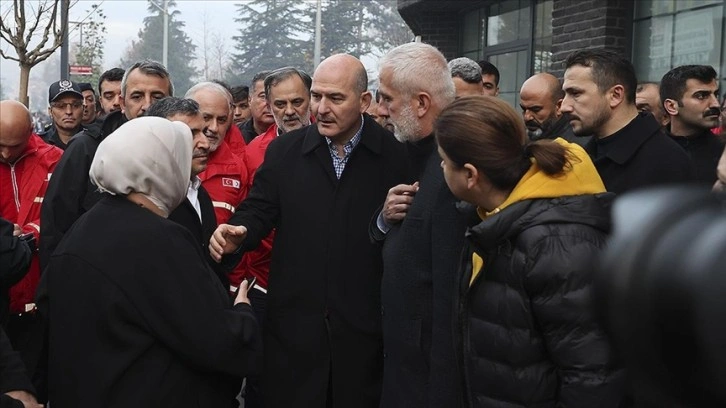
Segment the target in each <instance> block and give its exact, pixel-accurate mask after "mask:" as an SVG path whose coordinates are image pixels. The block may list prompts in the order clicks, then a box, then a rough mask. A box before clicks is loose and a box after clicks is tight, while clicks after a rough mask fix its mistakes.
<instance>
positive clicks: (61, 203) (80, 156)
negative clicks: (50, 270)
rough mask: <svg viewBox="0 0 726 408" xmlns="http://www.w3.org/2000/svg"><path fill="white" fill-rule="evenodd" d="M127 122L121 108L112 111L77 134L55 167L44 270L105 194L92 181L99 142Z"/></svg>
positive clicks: (41, 252)
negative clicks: (66, 236) (99, 123)
mask: <svg viewBox="0 0 726 408" xmlns="http://www.w3.org/2000/svg"><path fill="white" fill-rule="evenodd" d="M124 122H126V116H124V115H123V113H121V111H115V112H111V113H110V114H109V115H108V116H107V117H106V119H104V121H103V125H102V126H100V127H99V126H96V125H93V126H89V127H88V128H87V129H85V130H84V131H83V132H81V133H79V134H77V135H75V136H73V138H72V139H71V141H70V142H69V143H68V147H67V148H66V151H65V152H63V156H62V157H61V159H60V161H59V162H58V165H57V166H56V167H55V170H53V177H51V178H50V181H49V182H48V189H47V191H46V192H45V198H44V199H43V207H42V209H41V213H40V219H41V220H42V225H43V228H42V229H41V231H40V240H39V242H38V257H39V261H40V271H41V273H42V272H43V270H44V269H45V267H46V265H47V264H48V258H50V255H51V254H52V253H53V251H54V250H55V247H56V246H58V243H59V242H60V241H61V239H62V238H63V234H65V233H66V231H68V229H69V228H70V227H71V225H73V223H74V222H75V221H76V220H77V219H78V217H80V216H81V215H82V214H83V213H85V212H86V211H88V210H90V209H91V207H93V206H94V205H95V204H96V203H97V202H98V200H99V199H100V198H101V193H99V192H98V189H97V188H96V186H94V185H93V183H92V182H91V178H90V177H89V176H88V171H89V170H90V169H91V162H93V157H94V156H95V155H96V149H98V145H99V144H100V143H101V141H103V139H105V138H106V136H108V135H109V134H111V132H113V131H114V130H116V129H118V128H119V127H120V126H121V125H122V124H123V123H124Z"/></svg>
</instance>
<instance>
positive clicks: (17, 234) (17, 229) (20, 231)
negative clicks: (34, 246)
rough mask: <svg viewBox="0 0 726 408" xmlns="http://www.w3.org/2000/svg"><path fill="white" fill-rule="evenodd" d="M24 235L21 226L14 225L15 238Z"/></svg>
mask: <svg viewBox="0 0 726 408" xmlns="http://www.w3.org/2000/svg"><path fill="white" fill-rule="evenodd" d="M22 233H23V229H22V228H20V225H18V224H13V236H14V237H17V236H19V235H21V234H22Z"/></svg>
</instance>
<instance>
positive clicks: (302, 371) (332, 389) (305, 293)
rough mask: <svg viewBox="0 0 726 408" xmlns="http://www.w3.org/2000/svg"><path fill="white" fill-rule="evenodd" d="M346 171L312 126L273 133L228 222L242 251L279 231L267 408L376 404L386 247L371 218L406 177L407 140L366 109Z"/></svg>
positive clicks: (268, 331) (267, 343)
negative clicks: (242, 229) (376, 238)
mask: <svg viewBox="0 0 726 408" xmlns="http://www.w3.org/2000/svg"><path fill="white" fill-rule="evenodd" d="M364 116H365V122H364V126H363V132H362V137H361V140H360V142H359V143H358V145H357V146H356V148H355V149H354V150H353V152H352V153H351V155H350V157H349V159H348V162H347V164H346V166H345V170H344V171H343V174H342V176H341V178H340V180H338V179H337V178H336V175H335V172H334V168H333V162H332V159H331V157H330V149H329V147H328V144H327V143H326V141H325V139H324V137H323V136H321V135H320V133H319V132H318V130H317V127H316V126H314V125H313V126H309V127H307V128H303V129H300V130H296V131H292V132H289V133H287V134H284V135H282V136H279V137H277V138H276V139H275V140H274V141H273V142H272V143H270V146H269V147H268V149H267V152H266V154H265V160H264V162H263V163H262V165H261V166H260V168H259V169H258V170H257V173H256V174H255V179H254V183H253V185H252V189H251V191H250V194H249V196H248V198H247V199H246V200H245V201H243V202H242V204H241V205H240V206H239V207H238V209H237V211H236V213H235V214H234V215H233V216H232V218H231V219H230V220H229V222H230V223H231V224H234V225H244V226H246V227H247V228H248V235H247V238H246V239H245V241H244V243H243V248H242V249H243V250H250V249H254V248H255V247H256V246H257V245H258V244H259V242H260V241H261V240H262V239H263V238H264V237H265V236H267V234H268V233H269V232H270V230H271V229H272V228H273V227H276V228H277V232H276V236H275V245H274V247H273V250H272V261H271V265H270V280H269V284H268V297H267V316H266V320H265V322H264V327H263V331H264V374H263V378H262V381H263V394H264V398H265V406H266V407H268V408H277V407H281V408H282V407H284V408H287V407H292V406H298V407H313V408H315V407H320V408H324V407H325V406H326V401H327V400H328V398H329V397H328V395H330V399H331V400H332V406H333V407H341V408H342V407H345V408H355V407H369V408H373V407H378V404H379V400H380V392H381V376H382V366H383V356H382V341H381V309H380V291H381V289H380V285H381V273H382V262H381V254H380V247H379V246H378V245H375V244H373V243H371V242H370V240H369V239H368V222H369V220H370V218H371V217H372V215H373V213H374V212H375V211H376V209H377V207H378V206H379V205H380V203H382V202H383V200H384V199H385V197H386V193H387V192H388V190H389V189H390V188H391V187H393V186H394V185H396V184H398V183H400V182H401V180H403V179H404V178H405V171H406V164H405V153H404V149H403V145H402V144H400V143H398V142H397V141H395V139H394V138H393V136H392V135H391V134H390V133H389V132H388V131H386V130H384V129H383V128H381V127H380V126H379V125H378V124H377V123H375V122H374V121H373V120H372V119H371V118H370V117H369V116H367V115H364Z"/></svg>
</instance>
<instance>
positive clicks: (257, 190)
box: [0, 43, 726, 408]
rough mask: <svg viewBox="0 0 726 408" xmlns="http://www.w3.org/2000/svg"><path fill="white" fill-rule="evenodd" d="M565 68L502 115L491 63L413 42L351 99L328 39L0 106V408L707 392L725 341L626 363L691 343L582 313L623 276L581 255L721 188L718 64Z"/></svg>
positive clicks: (722, 121)
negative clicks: (300, 51)
mask: <svg viewBox="0 0 726 408" xmlns="http://www.w3.org/2000/svg"><path fill="white" fill-rule="evenodd" d="M565 68H566V70H565V73H564V77H563V78H562V79H559V78H557V77H555V76H553V75H551V74H549V73H538V74H535V75H533V76H531V77H530V78H528V79H527V80H526V81H525V82H524V83H522V84H521V86H520V104H519V106H518V107H512V106H510V105H509V104H507V103H506V102H504V101H502V100H501V99H499V98H497V94H498V90H499V88H498V82H499V69H509V67H499V69H498V68H497V67H495V66H493V65H492V64H491V63H489V62H487V61H480V62H476V61H473V60H470V59H468V58H456V59H453V60H451V61H447V60H446V59H445V58H444V56H443V55H442V54H441V52H439V51H438V50H437V49H436V48H434V47H432V46H430V45H427V44H422V43H410V44H405V45H402V46H399V47H396V48H394V49H392V50H390V51H389V52H388V53H387V54H386V55H385V56H384V57H382V58H381V60H380V61H379V81H378V85H377V89H376V90H375V92H371V91H370V90H369V89H367V86H368V76H367V73H366V70H365V68H364V67H363V64H362V63H361V62H360V60H358V59H357V58H355V57H353V56H351V55H347V54H338V55H333V56H331V57H329V58H327V59H325V60H324V61H323V62H321V64H320V65H319V66H318V67H317V68H316V69H315V71H314V72H313V73H312V75H310V74H308V73H306V72H304V71H302V70H300V69H298V68H295V67H280V68H277V69H275V70H271V71H264V72H260V73H255V75H254V77H253V80H252V82H251V83H250V84H246V85H242V84H240V85H237V86H230V85H228V84H225V83H223V82H221V81H209V82H207V81H205V82H200V83H198V84H196V85H194V86H193V87H192V88H191V89H189V90H188V91H187V92H186V94H185V95H183V96H181V97H180V96H174V85H173V78H171V77H170V75H169V73H168V71H167V69H166V67H164V66H163V65H161V64H159V63H157V62H154V61H148V60H144V61H138V62H136V63H134V64H133V65H132V66H130V67H127V68H126V69H120V68H114V69H111V70H109V71H106V72H104V73H103V75H101V77H100V79H99V83H98V84H97V86H96V87H94V84H90V83H76V82H72V81H69V80H64V79H61V80H59V81H57V82H55V83H53V84H51V85H50V86H49V90H48V105H49V107H48V115H47V116H49V117H50V122H47V118H46V115H45V114H44V113H37V112H36V113H33V114H31V113H30V112H29V111H28V110H27V108H26V107H25V106H23V105H22V104H20V103H18V102H15V101H10V100H7V101H2V102H0V216H1V217H2V220H1V222H0V230H1V231H0V232H1V233H2V236H1V238H2V264H1V266H0V269H2V276H1V279H0V281H1V282H0V283H1V287H0V290H2V294H1V295H2V302H1V303H0V308H1V309H0V323H1V324H2V331H0V392H2V393H3V395H2V396H1V397H0V399H1V400H2V404H3V405H2V406H3V407H5V406H8V407H11V406H13V407H14V406H18V407H20V406H24V407H37V406H40V403H43V404H45V403H50V404H51V405H52V406H53V407H60V408H63V407H99V406H106V407H131V406H134V407H146V406H148V407H152V406H154V407H155V406H174V407H177V406H178V407H183V406H189V407H192V406H239V404H240V401H241V400H243V401H244V407H246V408H250V407H252V408H254V407H263V406H264V407H289V406H305V407H320V408H323V407H345V408H350V407H379V406H380V407H456V406H466V407H599V406H602V407H619V406H624V407H627V406H643V407H650V406H674V407H680V406H692V405H694V404H695V405H700V406H713V405H718V404H723V403H724V402H726V396H725V395H724V393H723V385H724V383H723V382H719V380H718V379H719V378H721V377H718V376H719V375H722V374H723V373H720V374H719V372H718V367H719V366H718V362H722V363H723V362H724V361H723V360H722V358H723V355H716V354H707V355H708V356H711V357H712V358H705V357H704V358H703V359H702V360H699V359H696V358H693V359H692V360H689V361H688V362H684V361H680V360H678V359H677V358H674V357H676V356H668V355H665V353H661V354H657V353H655V352H654V353H653V354H655V355H656V357H653V359H652V360H648V363H647V364H646V363H643V362H642V361H640V360H638V358H639V357H640V356H642V355H649V354H648V350H647V349H648V347H650V346H652V349H653V350H656V351H662V350H668V351H672V348H669V347H667V346H668V344H670V343H667V340H665V339H663V338H660V337H655V336H652V333H654V332H655V331H657V330H661V329H662V330H663V332H664V333H666V334H667V335H672V336H675V337H676V339H674V340H673V341H683V342H685V340H683V339H684V338H686V337H688V336H689V334H688V333H690V332H689V331H688V330H687V329H683V328H682V327H681V328H675V327H673V328H672V327H669V326H668V325H667V323H663V326H657V328H656V329H652V330H651V331H649V332H641V331H639V327H636V326H635V325H634V324H633V325H626V324H624V323H623V324H620V322H624V321H627V322H631V320H629V319H631V318H632V319H634V317H632V316H629V314H630V313H634V314H635V312H636V310H628V309H624V308H622V307H621V308H620V309H618V312H619V313H620V314H615V312H613V314H610V315H607V316H606V317H604V316H603V314H604V313H609V312H610V311H612V310H615V309H617V308H616V307H615V306H612V302H613V301H612V299H611V298H610V294H612V293H613V292H612V291H615V290H616V289H618V290H622V288H623V287H624V285H620V286H618V285H616V284H613V280H614V279H616V277H617V276H618V273H620V271H621V270H622V269H625V267H624V266H623V265H624V264H621V265H620V269H618V270H617V271H609V270H607V267H604V266H603V265H608V264H607V263H601V262H600V260H601V258H603V256H604V254H606V253H607V252H606V251H607V248H608V247H609V246H610V245H611V244H612V239H613V238H612V237H613V233H614V232H618V231H621V232H622V231H623V230H627V228H628V227H629V224H633V225H636V223H635V222H630V223H628V222H623V221H622V211H625V212H630V211H632V212H633V213H635V210H633V208H635V207H643V206H644V208H652V209H653V211H652V213H650V214H648V215H651V216H652V215H653V214H655V213H656V209H657V206H658V205H662V202H661V201H659V200H662V199H663V197H669V198H670V199H673V198H674V195H673V194H674V193H667V194H671V195H658V194H655V193H654V194H651V195H647V194H645V193H646V192H648V191H649V190H648V189H652V188H655V187H661V188H665V187H673V186H680V187H682V188H688V189H686V190H683V191H685V192H687V194H689V195H690V196H692V197H701V201H699V202H704V203H706V202H707V203H711V202H712V201H713V200H716V201H717V202H722V200H723V196H722V195H718V194H719V193H718V192H720V191H721V192H722V191H724V189H726V187H724V186H725V185H726V149H725V147H724V146H725V138H726V130H725V129H726V116H725V115H726V109H724V105H725V104H726V102H722V101H721V100H720V94H719V85H718V75H717V72H716V71H715V69H714V68H713V67H710V66H703V65H688V66H679V67H675V68H673V69H672V70H670V71H669V72H668V73H666V74H665V76H664V77H663V79H662V80H661V82H660V83H652V82H647V83H639V82H638V81H637V78H636V76H635V70H634V68H633V65H632V64H631V63H630V61H628V60H627V59H624V58H623V57H621V56H619V55H616V54H614V53H612V52H609V51H605V50H598V49H594V50H581V51H577V52H574V53H572V54H571V55H570V56H569V57H568V58H567V60H566V62H565ZM711 189H713V191H715V192H716V193H713V194H710V193H708V191H710V190H711ZM633 192H635V193H636V194H637V193H641V195H640V196H639V200H640V201H638V205H637V206H635V207H634V205H633V204H632V202H631V203H630V207H627V205H628V201H627V197H628V193H633ZM664 194H666V193H664ZM684 194H686V193H684ZM623 196H625V197H626V198H623V199H621V197H623ZM676 197H677V195H676ZM719 200H721V201H719ZM620 203H622V204H620ZM618 205H622V206H623V207H622V208H627V210H621V212H620V214H621V217H620V218H618V217H617V214H618V212H617V210H616V211H615V212H614V210H613V208H616V209H617V208H618ZM704 205H705V204H704ZM709 205H710V206H711V207H713V208H715V209H714V210H713V211H712V212H711V213H709V214H710V215H709V216H710V217H711V218H710V220H712V222H713V224H714V225H717V224H718V223H721V224H723V215H722V214H721V213H720V211H722V210H719V209H718V205H715V204H709ZM711 207H708V208H711ZM694 208H695V207H694ZM660 211H664V210H660ZM695 211H696V210H695V209H694V213H695ZM704 214H705V213H704ZM645 217H646V216H645V215H643V217H642V219H645ZM704 217H706V215H704ZM613 224H615V230H613ZM666 224H667V223H665V222H664V223H663V225H666ZM700 225H701V227H700V228H698V229H692V230H685V229H684V231H683V233H682V234H681V235H680V236H681V237H693V239H694V240H695V239H696V238H697V237H699V234H706V233H707V228H706V227H704V224H700ZM705 225H708V223H705ZM718 225H720V224H718ZM618 228H620V229H618ZM684 228H685V227H684ZM709 231H714V232H713V234H714V235H713V237H714V238H713V239H712V240H711V241H709V242H710V243H711V244H713V245H715V246H714V247H712V248H711V250H710V251H705V250H704V251H705V252H704V253H703V254H702V258H703V259H709V260H713V259H715V258H711V257H712V256H718V255H719V254H722V253H723V251H720V252H719V250H718V249H716V248H721V247H723V238H718V237H717V235H716V234H718V231H717V230H716V229H715V227H714V226H713V225H712V226H711V229H710V230H709ZM654 234H655V235H654V237H655V238H654V242H658V241H657V240H658V239H659V235H658V234H657V233H654ZM626 235H627V234H626ZM674 236H676V234H674ZM720 236H721V237H722V236H723V234H721V235H720ZM617 242H618V241H617V240H616V241H615V245H613V246H614V247H616V248H617ZM719 245H720V246H719ZM621 248H622V245H621ZM714 251H715V252H716V253H715V255H714ZM641 252H642V253H645V252H646V249H642V251H641ZM617 256H618V254H615V255H613V254H612V253H611V254H610V262H611V263H610V265H612V263H613V262H614V261H613V259H616V258H617ZM634 256H635V255H634ZM613 257H615V258H613ZM606 258H607V257H606ZM704 262H705V261H704ZM644 265H646V264H644ZM647 265H650V264H647ZM703 265H718V263H717V262H716V261H713V262H711V263H704V264H703ZM648 267H649V266H648ZM701 267H702V268H711V266H701ZM645 268H646V267H645V266H644V267H643V268H641V269H645ZM634 269H638V268H634ZM657 271H658V268H655V272H653V273H654V274H657ZM707 271H708V273H711V272H710V271H711V270H710V269H707ZM684 273H685V271H684ZM704 273H706V272H704ZM597 281H600V282H605V283H601V292H600V293H605V295H601V296H600V297H598V295H597V294H598V286H597ZM709 282H710V281H709ZM621 283H622V282H621ZM719 284H720V283H719ZM713 285H714V287H718V286H717V284H716V283H714V284H713ZM686 286H687V285H686ZM593 288H594V289H593ZM602 288H604V289H602ZM607 288H610V290H611V292H608V289H607ZM613 288H616V289H613ZM641 289H642V291H643V293H646V292H647V293H650V292H648V290H647V289H643V288H641ZM636 293H640V292H636ZM666 296H672V298H673V302H672V303H669V305H670V308H671V309H668V310H670V311H671V312H672V313H673V314H674V316H678V317H679V318H680V317H682V316H683V314H684V313H686V312H684V311H683V310H686V309H684V308H687V307H690V305H691V303H690V300H688V301H686V300H684V299H685V295H684V296H680V295H679V293H678V292H677V291H676V290H675V289H674V291H672V292H666ZM679 296H680V297H679ZM713 299H714V300H713V302H716V301H717V299H716V298H713ZM603 310H608V312H603ZM688 310H690V309H688ZM659 319H663V317H653V321H654V322H657V323H653V324H654V325H658V324H660V322H661V320H659ZM633 321H635V320H633ZM678 321H679V322H681V320H678ZM686 321H687V319H686ZM626 326H627V327H626ZM684 332H685V334H684ZM708 333H710V332H707V334H706V337H707V340H708V336H709V334H708ZM6 334H7V335H6ZM700 334H701V332H699V335H700ZM719 335H720V334H718V333H715V334H713V336H714V338H718V336H719ZM635 338H638V339H647V342H646V341H645V340H643V341H641V342H633V341H632V340H633V339H635ZM688 338H689V339H690V337H688ZM699 339H703V338H699ZM689 341H690V340H689ZM635 343H637V344H638V347H640V348H639V349H638V350H639V351H641V352H642V353H633V352H632V349H631V348H630V347H631V345H632V344H635ZM694 343H697V342H695V341H694ZM678 344H681V343H678ZM688 344H691V342H689V343H688ZM693 347H700V346H698V344H696V345H693ZM703 347H704V348H703V349H700V348H698V349H697V350H698V351H703V353H706V351H709V350H711V351H712V350H714V349H713V348H708V347H706V346H703ZM643 353H644V354H643ZM676 354H677V353H676ZM694 355H699V354H698V352H694ZM689 356H690V355H689ZM672 357H673V359H671V358H672ZM634 361H635V363H634ZM713 361H716V364H714V363H713ZM704 365H708V368H707V369H706V368H703V367H704ZM643 367H646V368H645V369H644V368H643ZM688 369H691V370H701V369H703V370H705V371H706V372H707V374H702V375H700V376H699V377H698V378H699V379H701V380H702V381H699V382H696V381H691V380H683V381H681V379H680V377H678V376H677V375H676V374H673V372H674V371H675V372H678V373H680V372H682V370H688ZM709 370H714V371H713V375H709V373H711V371H709ZM694 372H695V371H694ZM243 379H244V386H243ZM5 404H6V405H5Z"/></svg>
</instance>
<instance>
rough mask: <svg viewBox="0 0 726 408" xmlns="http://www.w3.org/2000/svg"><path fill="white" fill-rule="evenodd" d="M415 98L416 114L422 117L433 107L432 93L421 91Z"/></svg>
mask: <svg viewBox="0 0 726 408" xmlns="http://www.w3.org/2000/svg"><path fill="white" fill-rule="evenodd" d="M415 98H416V101H415V108H416V116H417V117H419V118H422V117H424V115H426V112H428V111H429V109H431V95H429V94H428V93H426V92H419V93H418V94H417V95H416V96H415Z"/></svg>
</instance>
